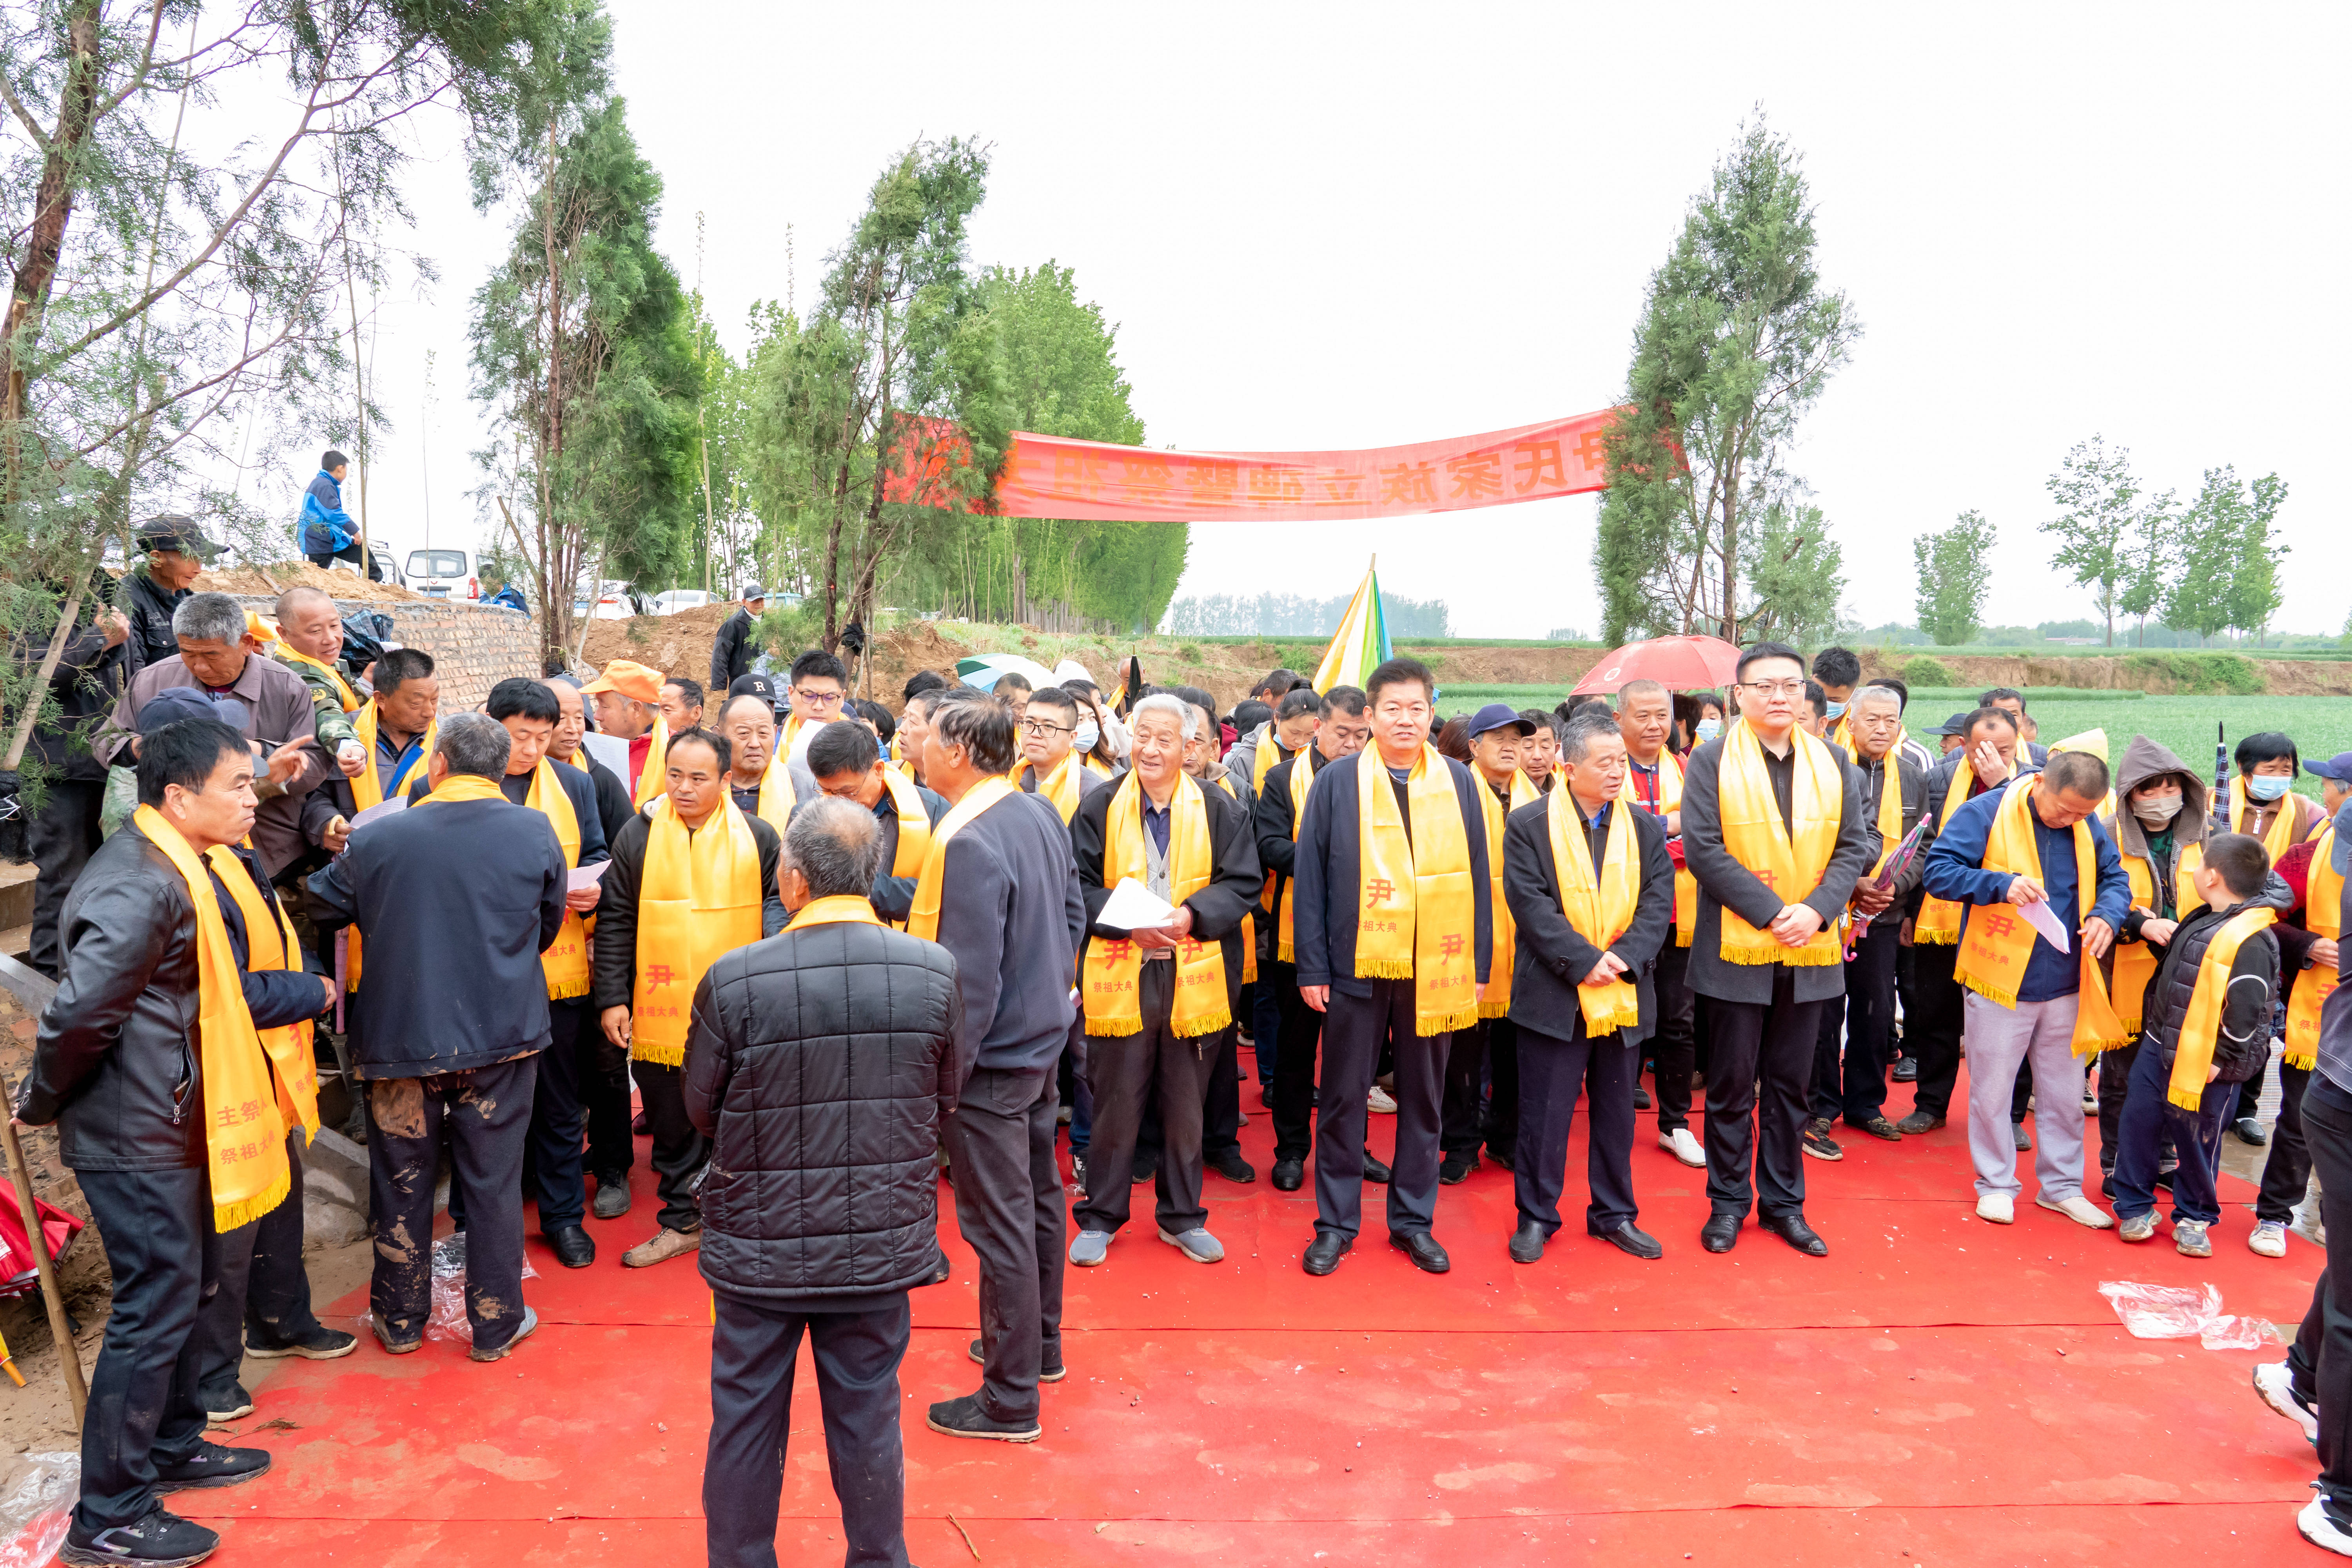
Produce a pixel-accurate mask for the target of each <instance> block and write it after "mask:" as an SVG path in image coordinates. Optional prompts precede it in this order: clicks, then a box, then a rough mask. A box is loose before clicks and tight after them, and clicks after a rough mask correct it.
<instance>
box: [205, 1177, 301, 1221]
mask: <svg viewBox="0 0 2352 1568" xmlns="http://www.w3.org/2000/svg"><path fill="white" fill-rule="evenodd" d="M293 1190H294V1173H293V1172H292V1171H290V1170H289V1171H281V1172H279V1173H278V1179H277V1180H276V1181H274V1182H272V1183H270V1184H269V1185H268V1186H267V1187H264V1188H263V1189H262V1190H261V1191H260V1192H257V1193H256V1194H254V1195H253V1196H251V1197H249V1198H245V1199H242V1200H240V1201H238V1202H236V1203H233V1204H215V1205H213V1229H214V1230H215V1231H217V1232H219V1233H220V1234H221V1235H223V1236H226V1235H227V1234H228V1233H229V1232H230V1231H233V1230H236V1229H238V1228H240V1227H242V1226H248V1225H251V1224H252V1223H253V1222H254V1221H255V1220H257V1219H259V1218H260V1217H261V1216H262V1215H266V1214H268V1212H269V1211H270V1210H271V1209H274V1208H276V1207H277V1206H278V1205H279V1204H282V1203H284V1202H285V1201H286V1194H289V1193H290V1192H292V1191H293Z"/></svg>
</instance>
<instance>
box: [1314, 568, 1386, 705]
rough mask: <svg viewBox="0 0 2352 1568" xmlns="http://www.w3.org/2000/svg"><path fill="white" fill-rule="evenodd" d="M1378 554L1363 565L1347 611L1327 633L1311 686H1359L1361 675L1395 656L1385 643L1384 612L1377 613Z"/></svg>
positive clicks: (1378, 609)
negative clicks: (1326, 645)
mask: <svg viewBox="0 0 2352 1568" xmlns="http://www.w3.org/2000/svg"><path fill="white" fill-rule="evenodd" d="M1379 566H1380V557H1379V556H1377V555H1375V556H1373V557H1372V563H1371V564H1370V566H1367V567H1365V568H1364V580H1363V581H1362V582H1361V583H1360V584H1357V585H1356V596H1355V597H1354V598H1352V599H1350V600H1349V601H1348V613H1347V614H1346V615H1344V616H1340V617H1339V630H1338V631H1336V632H1334V633H1333V634H1332V635H1331V647H1330V648H1329V650H1328V651H1327V652H1326V653H1325V654H1324V655H1323V662H1322V664H1321V665H1319V666H1318V667H1317V668H1316V671H1315V689H1316V690H1317V691H1318V692H1323V691H1328V690H1330V689H1332V688H1333V687H1335V686H1361V685H1363V684H1364V678H1365V677H1366V676H1368V675H1370V674H1371V673H1372V671H1373V670H1375V669H1378V668H1380V667H1381V665H1382V664H1383V663H1385V662H1386V661H1387V660H1389V659H1390V658H1393V657H1395V653H1396V650H1395V649H1394V648H1392V647H1390V646H1389V620H1388V616H1385V615H1382V614H1381V574H1380V572H1379Z"/></svg>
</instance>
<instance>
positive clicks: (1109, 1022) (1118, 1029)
mask: <svg viewBox="0 0 2352 1568" xmlns="http://www.w3.org/2000/svg"><path fill="white" fill-rule="evenodd" d="M1141 1033H1143V1020H1142V1019H1141V1018H1111V1019H1095V1018H1088V1019H1087V1034H1088V1035H1089V1036H1091V1037H1094V1038H1096V1039H1097V1040H1118V1039H1125V1038H1126V1037H1128V1036H1129V1035H1139V1034H1141Z"/></svg>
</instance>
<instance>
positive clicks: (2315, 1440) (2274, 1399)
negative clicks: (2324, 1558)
mask: <svg viewBox="0 0 2352 1568" xmlns="http://www.w3.org/2000/svg"><path fill="white" fill-rule="evenodd" d="M2254 1392H2255V1393H2256V1394H2261V1395H2262V1399H2263V1404H2264V1405H2269V1406H2270V1407H2271V1408H2272V1409H2273V1410H2275V1411H2277V1412H2278V1413H2279V1414H2280V1415H2284V1416H2285V1417H2286V1418H2287V1419H2288V1420H2290V1421H2292V1422H2294V1424H2295V1425H2296V1426H2300V1427H2302V1428H2303V1440H2304V1441H2305V1442H2306V1443H2309V1444H2310V1445H2312V1447H2318V1446H2319V1412H2317V1411H2316V1410H2314V1409H2313V1408H2312V1407H2311V1406H2310V1405H2305V1403H2304V1402H2303V1401H2302V1400H2300V1399H2297V1398H2296V1397H2295V1396H2294V1374H2293V1373H2290V1372H2288V1371H2287V1365H2286V1363H2284V1362H2283V1361H2266V1362H2263V1363H2261V1364H2260V1365H2258V1366H2256V1367H2255V1368H2254Z"/></svg>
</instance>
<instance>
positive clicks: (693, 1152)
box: [593, 667, 784, 1268]
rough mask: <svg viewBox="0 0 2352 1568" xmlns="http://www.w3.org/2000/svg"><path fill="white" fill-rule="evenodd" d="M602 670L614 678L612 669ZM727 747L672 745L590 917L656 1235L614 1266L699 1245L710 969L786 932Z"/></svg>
mask: <svg viewBox="0 0 2352 1568" xmlns="http://www.w3.org/2000/svg"><path fill="white" fill-rule="evenodd" d="M608 668H609V667H608ZM662 762H663V767H664V770H665V776H664V778H663V780H662V785H661V793H660V794H659V795H656V797H655V798H654V800H653V803H652V804H651V805H646V806H641V807H640V808H639V809H638V811H637V815H636V816H633V817H631V818H630V819H629V822H628V826H625V827H624V828H622V829H621V836H620V837H618V838H617V839H615V840H614V842H613V867H612V869H611V870H609V871H607V872H605V873H604V889H603V894H602V897H601V898H599V900H597V904H596V943H595V952H594V955H593V964H594V972H595V978H594V995H595V998H596V1006H597V1009H598V1013H599V1016H600V1018H601V1021H602V1024H603V1027H604V1037H605V1038H606V1039H608V1040H610V1041H612V1042H613V1044H614V1045H615V1046H619V1047H625V1049H626V1050H627V1051H628V1053H629V1060H630V1068H629V1076H630V1077H631V1078H633V1079H635V1080H636V1085H637V1095H638V1098H639V1100H641V1101H642V1102H643V1104H644V1106H645V1112H646V1126H647V1127H648V1128H649V1129H650V1130H651V1131H652V1133H653V1159H652V1162H651V1163H652V1164H653V1168H654V1177H655V1180H656V1184H658V1185H659V1187H660V1190H661V1200H662V1207H661V1228H660V1229H658V1230H656V1232H655V1233H654V1235H653V1237H651V1238H650V1239H648V1240H646V1241H643V1242H640V1243H638V1244H637V1245H636V1246H635V1247H631V1248H629V1250H628V1251H626V1252H625V1253H623V1254H622V1255H621V1262H622V1264H623V1266H625V1267H626V1268H651V1267H652V1266H653V1265H655V1264H656V1263H662V1262H666V1261H667V1260H668V1259H670V1258H677V1257H679V1256H681V1255H683V1254H685V1253H688V1252H692V1251H693V1250H695V1249H696V1248H697V1247H700V1246H701V1245H702V1207H701V1204H700V1201H699V1200H698V1198H697V1197H696V1195H695V1192H694V1179H695V1175H696V1173H698V1171H700V1170H701V1169H702V1167H703V1166H704V1165H705V1164H706V1163H709V1159H710V1141H709V1139H707V1138H705V1137H704V1136H703V1135H702V1134H701V1133H700V1132H699V1131H696V1129H695V1125H694V1123H693V1121H691V1120H690V1119H689V1118H688V1115H687V1113H686V1087H685V1086H686V1039H687V1032H688V1025H689V1023H690V1021H691V1018H692V1013H693V1007H694V1002H695V997H696V987H698V985H699V984H701V982H702V976H703V973H704V972H705V971H707V970H708V969H709V967H710V965H711V962H712V961H713V960H714V959H717V958H718V957H719V956H720V955H721V954H723V953H727V952H733V951H734V950H735V949H736V948H739V947H742V946H745V945H747V944H749V943H751V942H758V941H760V940H761V938H762V937H767V936H773V935H774V934H775V933H776V932H777V931H780V930H782V928H783V924H784V907H783V904H782V902H781V901H780V900H779V897H778V894H777V891H776V859H777V856H778V855H779V854H780V853H781V852H782V844H783V840H782V837H781V836H780V835H779V834H778V833H777V831H776V829H775V828H774V827H773V826H771V825H770V824H768V823H767V822H765V821H763V820H761V818H760V817H757V816H751V815H749V814H747V813H746V812H744V811H743V810H742V808H741V807H740V806H738V805H735V803H734V802H733V801H731V800H730V799H729V798H728V796H727V777H728V767H729V762H730V749H729V746H728V742H727V737H726V736H724V735H714V734H712V733H711V732H710V731H708V730H688V731H686V732H685V733H684V734H682V735H674V736H671V737H670V738H669V742H668V745H667V747H666V748H665V750H664V752H663V757H662Z"/></svg>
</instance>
